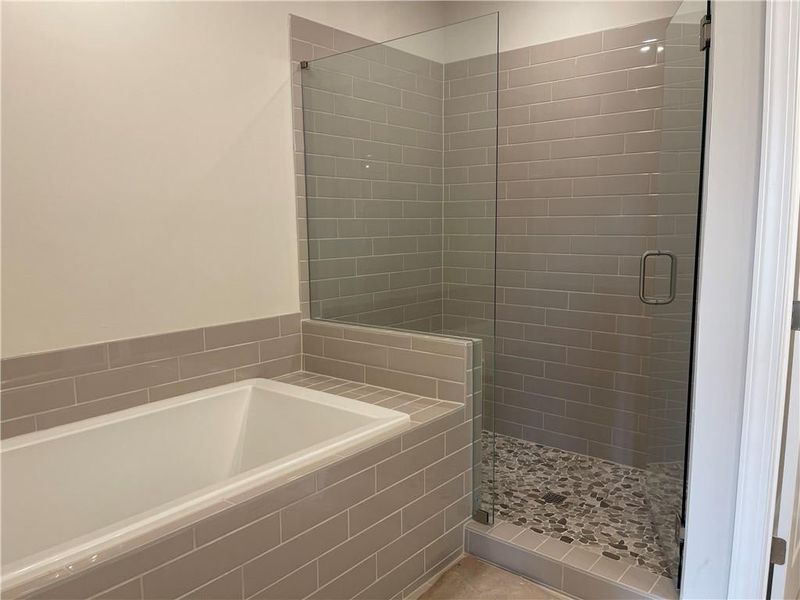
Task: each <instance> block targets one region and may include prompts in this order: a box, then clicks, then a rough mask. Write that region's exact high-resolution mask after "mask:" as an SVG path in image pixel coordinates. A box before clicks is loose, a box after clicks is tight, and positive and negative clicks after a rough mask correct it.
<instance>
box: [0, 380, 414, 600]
mask: <svg viewBox="0 0 800 600" xmlns="http://www.w3.org/2000/svg"><path fill="white" fill-rule="evenodd" d="M408 422H409V416H408V415H406V414H405V413H401V412H398V411H394V410H390V409H387V408H383V407H380V406H375V405H373V404H367V403H365V402H359V401H357V400H351V399H349V398H343V397H340V396H334V395H332V394H326V393H324V392H317V391H314V390H309V389H306V388H301V387H298V386H293V385H290V384H286V383H281V382H277V381H271V380H267V379H249V380H246V381H241V382H238V383H232V384H228V385H223V386H220V387H216V388H211V389H208V390H203V391H200V392H195V393H191V394H186V395H183V396H178V397H176V398H172V399H170V400H164V401H161V402H157V403H154V404H152V405H145V406H140V407H136V408H131V409H128V410H123V411H119V412H115V413H112V414H109V415H105V416H101V417H95V418H92V419H87V420H85V421H80V422H78V423H74V424H69V425H63V426H60V427H55V428H53V429H49V430H47V431H41V432H36V433H30V434H26V435H21V436H18V437H15V438H11V439H10V440H7V441H4V442H2V443H1V444H0V461H2V462H1V466H2V498H1V499H2V559H3V565H2V573H3V588H4V589H8V588H10V587H13V586H16V585H20V584H24V583H26V582H27V581H28V580H29V579H31V578H34V577H38V576H40V575H43V574H45V573H48V572H50V571H52V570H53V569H57V568H60V567H63V566H65V565H67V564H69V563H70V562H72V561H75V560H82V559H85V558H86V557H90V556H92V555H95V554H98V553H99V555H100V556H102V553H103V550H104V549H107V548H110V547H112V546H116V545H118V544H120V543H123V544H124V543H125V542H126V541H129V540H133V539H134V538H136V537H138V536H141V535H144V534H147V533H148V532H151V531H153V530H155V529H157V528H159V527H162V526H164V525H166V524H168V523H170V522H171V521H175V520H177V519H180V518H182V517H186V516H188V515H190V514H191V513H193V512H195V511H198V510H200V509H202V508H205V507H208V506H210V505H212V504H215V503H218V502H220V501H221V500H223V499H225V498H226V497H231V496H233V495H236V494H239V493H242V492H244V491H246V490H248V489H250V488H254V487H261V486H263V485H264V484H269V482H270V481H273V480H276V479H279V478H282V477H290V476H291V474H292V473H293V472H298V471H299V470H301V469H303V467H308V466H310V465H313V464H314V463H319V462H321V461H322V460H323V459H325V458H329V457H331V456H333V455H336V454H340V453H342V452H345V451H347V450H348V449H352V448H354V447H356V446H361V445H364V444H365V443H368V442H369V440H371V439H374V438H377V437H378V436H382V434H386V433H388V432H391V431H394V430H398V429H401V428H403V427H405V426H406V424H407V423H408Z"/></svg>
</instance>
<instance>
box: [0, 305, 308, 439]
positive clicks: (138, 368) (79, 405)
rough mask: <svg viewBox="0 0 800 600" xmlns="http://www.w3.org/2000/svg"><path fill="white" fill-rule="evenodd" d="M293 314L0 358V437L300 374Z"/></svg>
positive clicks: (296, 319) (297, 330)
mask: <svg viewBox="0 0 800 600" xmlns="http://www.w3.org/2000/svg"><path fill="white" fill-rule="evenodd" d="M300 337H301V336H300V315H299V314H297V313H295V314H288V315H281V316H276V317H269V318H265V319H255V320H251V321H242V322H237V323H230V324H226V325H215V326H212V327H206V328H199V329H192V330H188V331H179V332H174V333H166V334H160V335H153V336H147V337H140V338H131V339H127V340H119V341H114V342H108V343H104V344H93V345H91V346H81V347H76V348H69V349H66V350H56V351H53V352H43V353H40V354H32V355H27V356H17V357H11V358H6V359H3V361H2V363H1V364H0V375H2V383H0V388H2V389H0V425H2V437H4V438H7V437H11V436H15V435H21V434H23V433H30V432H33V431H40V430H43V429H49V428H50V427H55V426H56V425H63V424H66V423H71V422H74V421H79V420H83V419H88V418H90V417H95V416H99V415H103V414H107V413H110V412H115V411H118V410H123V409H125V408H131V407H133V406H137V405H141V404H146V403H148V402H155V401H158V400H164V399H166V398H171V397H173V396H178V395H180V394H186V393H189V392H195V391H198V390H202V389H206V388H209V387H214V386H217V385H223V384H225V383H232V382H234V381H239V380H242V379H248V378H250V377H276V376H278V375H282V374H284V373H290V372H293V371H298V370H300V368H301V347H300V344H301V339H300Z"/></svg>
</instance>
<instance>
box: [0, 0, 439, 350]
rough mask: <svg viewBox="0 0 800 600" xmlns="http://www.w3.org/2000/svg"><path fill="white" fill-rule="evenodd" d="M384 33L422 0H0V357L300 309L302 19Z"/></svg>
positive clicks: (418, 21)
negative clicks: (292, 50) (298, 43)
mask: <svg viewBox="0 0 800 600" xmlns="http://www.w3.org/2000/svg"><path fill="white" fill-rule="evenodd" d="M290 12H293V13H296V14H299V15H302V16H304V17H307V18H310V19H314V20H318V21H321V22H325V23H327V24H330V25H333V26H335V27H340V28H342V29H346V30H348V31H351V32H353V33H356V34H359V35H363V36H369V37H374V38H377V39H386V38H392V37H397V36H400V35H405V34H408V33H412V32H416V31H420V30H423V29H428V28H430V27H432V26H440V25H442V24H444V22H443V21H442V19H443V18H444V17H443V14H442V6H441V5H440V4H439V3H429V2H421V3H414V2H391V3H383V2H343V3H326V2H281V3H278V2H223V3H195V2H186V3H182V2H167V3H116V2H115V3H102V2H98V3H77V2H76V3H3V4H2V13H3V14H2V21H3V23H2V54H3V73H2V107H3V115H2V117H3V122H2V125H3V138H2V152H3V163H2V325H3V327H2V355H3V356H14V355H19V354H24V353H30V352H37V351H44V350H52V349H56V348H63V347H68V346H74V345H80V344H88V343H92V342H97V341H101V340H110V339H118V338H126V337H130V336H138V335H147V334H152V333H160V332H165V331H173V330H177V329H183V328H191V327H198V326H204V325H211V324H214V323H223V322H231V321H238V320H242V319H248V318H258V317H263V316H269V315H275V314H280V313H286V312H292V311H296V310H298V307H299V301H298V283H297V277H298V276H297V271H298V269H297V256H296V247H297V244H296V237H297V236H296V232H295V208H294V207H295V202H294V180H293V176H292V170H293V162H292V160H293V158H292V132H291V100H290V71H289V36H288V27H289V17H288V15H289V13H290Z"/></svg>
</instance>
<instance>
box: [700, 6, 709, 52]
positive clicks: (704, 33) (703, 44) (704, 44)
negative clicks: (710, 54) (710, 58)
mask: <svg viewBox="0 0 800 600" xmlns="http://www.w3.org/2000/svg"><path fill="white" fill-rule="evenodd" d="M699 43H700V52H702V51H703V50H706V49H707V48H708V47H709V46H710V45H711V17H710V16H708V15H703V18H702V19H700V40H699Z"/></svg>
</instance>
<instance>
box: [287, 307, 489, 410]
mask: <svg viewBox="0 0 800 600" xmlns="http://www.w3.org/2000/svg"><path fill="white" fill-rule="evenodd" d="M302 329H303V365H304V369H305V370H306V371H313V372H315V373H322V374H325V375H330V376H333V377H342V378H344V379H349V380H351V381H354V382H358V383H367V384H370V385H380V386H384V387H390V388H393V389H398V390H402V391H405V392H408V393H411V394H417V395H421V396H428V397H432V398H439V399H441V400H450V401H453V402H466V406H465V413H466V415H467V417H470V418H471V416H472V403H471V396H472V393H473V386H472V376H473V352H474V349H473V348H474V347H473V341H472V340H468V339H459V338H448V337H441V336H431V335H424V334H417V333H410V332H403V331H392V330H390V329H375V328H370V327H360V326H357V325H350V324H346V323H341V324H340V323H335V322H330V321H315V320H305V321H303V324H302ZM478 358H479V357H478Z"/></svg>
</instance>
